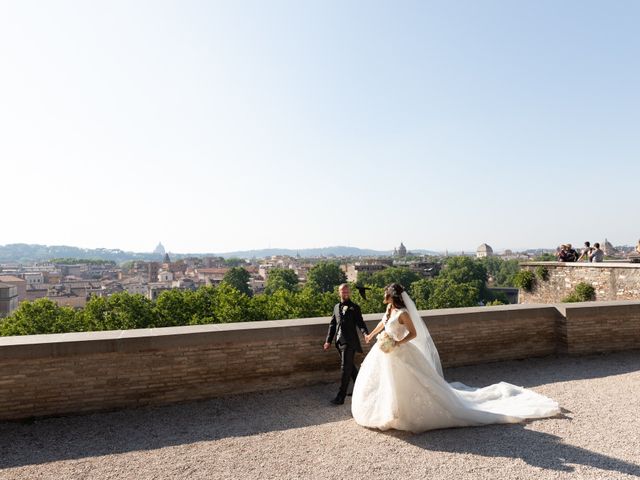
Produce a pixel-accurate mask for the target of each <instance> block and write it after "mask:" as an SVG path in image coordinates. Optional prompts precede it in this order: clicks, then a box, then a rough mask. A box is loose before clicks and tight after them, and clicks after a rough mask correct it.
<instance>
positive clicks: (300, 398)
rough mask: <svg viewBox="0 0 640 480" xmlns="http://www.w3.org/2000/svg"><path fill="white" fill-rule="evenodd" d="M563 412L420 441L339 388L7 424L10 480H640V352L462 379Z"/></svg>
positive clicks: (456, 375)
mask: <svg viewBox="0 0 640 480" xmlns="http://www.w3.org/2000/svg"><path fill="white" fill-rule="evenodd" d="M445 376H446V378H447V379H448V380H449V381H453V380H458V381H462V382H464V383H467V384H470V385H474V386H482V385H487V384H490V383H495V382H498V381H500V380H504V381H507V382H510V383H514V384H516V385H522V386H525V387H528V388H533V389H535V390H536V391H538V392H540V393H543V394H545V395H548V396H550V397H552V398H554V399H556V400H557V401H558V402H559V403H560V405H561V406H562V407H563V414H562V415H560V416H558V417H555V418H551V419H544V420H536V421H532V422H527V423H524V424H511V425H489V426H483V427H466V428H452V429H446V430H434V431H430V432H425V433H423V434H420V435H411V434H408V433H404V432H397V431H390V432H385V433H381V432H377V431H374V430H368V429H365V428H362V427H360V426H359V425H357V424H356V423H355V422H354V421H353V419H352V418H351V413H350V404H349V400H348V401H347V403H345V405H343V406H340V407H335V406H332V405H330V404H329V403H328V400H329V399H330V398H332V396H333V395H334V394H335V390H336V387H335V386H334V385H319V386H314V387H308V388H300V389H293V390H285V391H280V392H269V393H260V394H251V395H242V396H234V397H227V398H225V399H215V400H208V401H203V402H193V403H188V404H182V405H174V406H169V407H154V408H141V409H132V410H125V411H118V412H110V413H99V414H93V415H84V416H76V417H60V418H49V419H44V420H38V421H34V422H29V423H11V422H8V423H6V422H5V423H2V422H0V479H56V480H61V479H94V478H95V479H116V478H117V479H121V478H127V479H128V478H131V479H136V480H146V479H182V478H189V479H218V478H220V479H222V478H224V479H229V478H260V479H262V478H291V479H302V478H313V479H315V478H318V479H320V478H322V479H344V478H347V477H350V478H368V479H375V478H384V479H389V478H401V479H413V478H416V479H417V478H420V479H440V478H452V479H456V480H464V479H485V478H486V479H496V478H508V479H531V478H536V479H540V480H542V479H548V478H549V479H550V478H553V479H564V478H571V479H597V480H602V479H613V478H615V479H627V478H638V477H640V351H630V352H621V353H615V354H608V355H591V356H583V357H546V358H539V359H528V360H522V361H511V362H502V363H493V364H486V365H478V366H472V367H460V368H452V369H448V370H446V371H445Z"/></svg>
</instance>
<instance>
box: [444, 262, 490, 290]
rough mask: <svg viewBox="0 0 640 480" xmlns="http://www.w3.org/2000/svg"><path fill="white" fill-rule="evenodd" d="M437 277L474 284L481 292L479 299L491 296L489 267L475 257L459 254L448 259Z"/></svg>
mask: <svg viewBox="0 0 640 480" xmlns="http://www.w3.org/2000/svg"><path fill="white" fill-rule="evenodd" d="M437 278H439V279H447V280H451V281H453V282H454V283H459V284H471V285H473V286H474V287H475V288H476V289H477V290H478V292H479V298H478V300H481V299H482V300H484V299H486V298H488V297H490V295H489V294H488V291H487V286H486V281H487V269H486V267H485V266H484V265H483V264H482V263H480V262H479V261H477V260H476V259H474V258H470V257H462V256H459V257H451V258H449V259H447V261H446V262H445V265H444V268H443V269H442V270H441V271H440V274H439V275H438V277H437Z"/></svg>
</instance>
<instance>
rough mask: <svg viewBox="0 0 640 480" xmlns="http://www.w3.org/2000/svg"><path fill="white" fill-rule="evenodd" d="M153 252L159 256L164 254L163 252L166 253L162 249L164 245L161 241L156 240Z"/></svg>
mask: <svg viewBox="0 0 640 480" xmlns="http://www.w3.org/2000/svg"><path fill="white" fill-rule="evenodd" d="M153 253H155V254H156V255H159V256H161V257H162V256H164V254H165V253H166V252H165V250H164V246H163V245H162V242H158V245H157V246H156V248H155V250H154V251H153Z"/></svg>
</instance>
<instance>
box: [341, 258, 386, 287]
mask: <svg viewBox="0 0 640 480" xmlns="http://www.w3.org/2000/svg"><path fill="white" fill-rule="evenodd" d="M388 266H389V265H388V264H384V263H379V262H375V263H349V264H347V266H346V269H343V270H344V272H345V273H346V274H347V281H348V282H357V281H358V276H359V275H360V274H361V273H363V272H365V273H375V272H379V271H381V270H384V269H385V268H387V267H388Z"/></svg>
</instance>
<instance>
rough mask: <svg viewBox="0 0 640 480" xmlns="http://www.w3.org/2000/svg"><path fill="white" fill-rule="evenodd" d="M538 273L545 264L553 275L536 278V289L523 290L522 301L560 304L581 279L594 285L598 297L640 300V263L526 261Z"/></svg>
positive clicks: (521, 293)
mask: <svg viewBox="0 0 640 480" xmlns="http://www.w3.org/2000/svg"><path fill="white" fill-rule="evenodd" d="M521 267H522V268H523V269H524V270H530V271H532V272H533V273H534V274H535V273H536V271H537V270H538V268H539V267H544V268H546V269H547V271H548V273H549V278H548V279H547V280H543V279H541V278H539V277H538V276H537V277H536V284H535V286H534V288H533V291H532V292H526V291H524V290H520V292H519V302H520V303H560V302H562V300H563V299H564V298H565V297H566V296H567V295H569V294H570V293H571V292H573V290H574V289H575V287H576V285H577V284H578V283H580V282H585V283H588V284H589V285H592V286H593V287H594V288H595V290H596V300H640V263H613V262H602V263H587V262H584V263H583V262H576V263H564V262H525V263H522V264H521Z"/></svg>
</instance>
